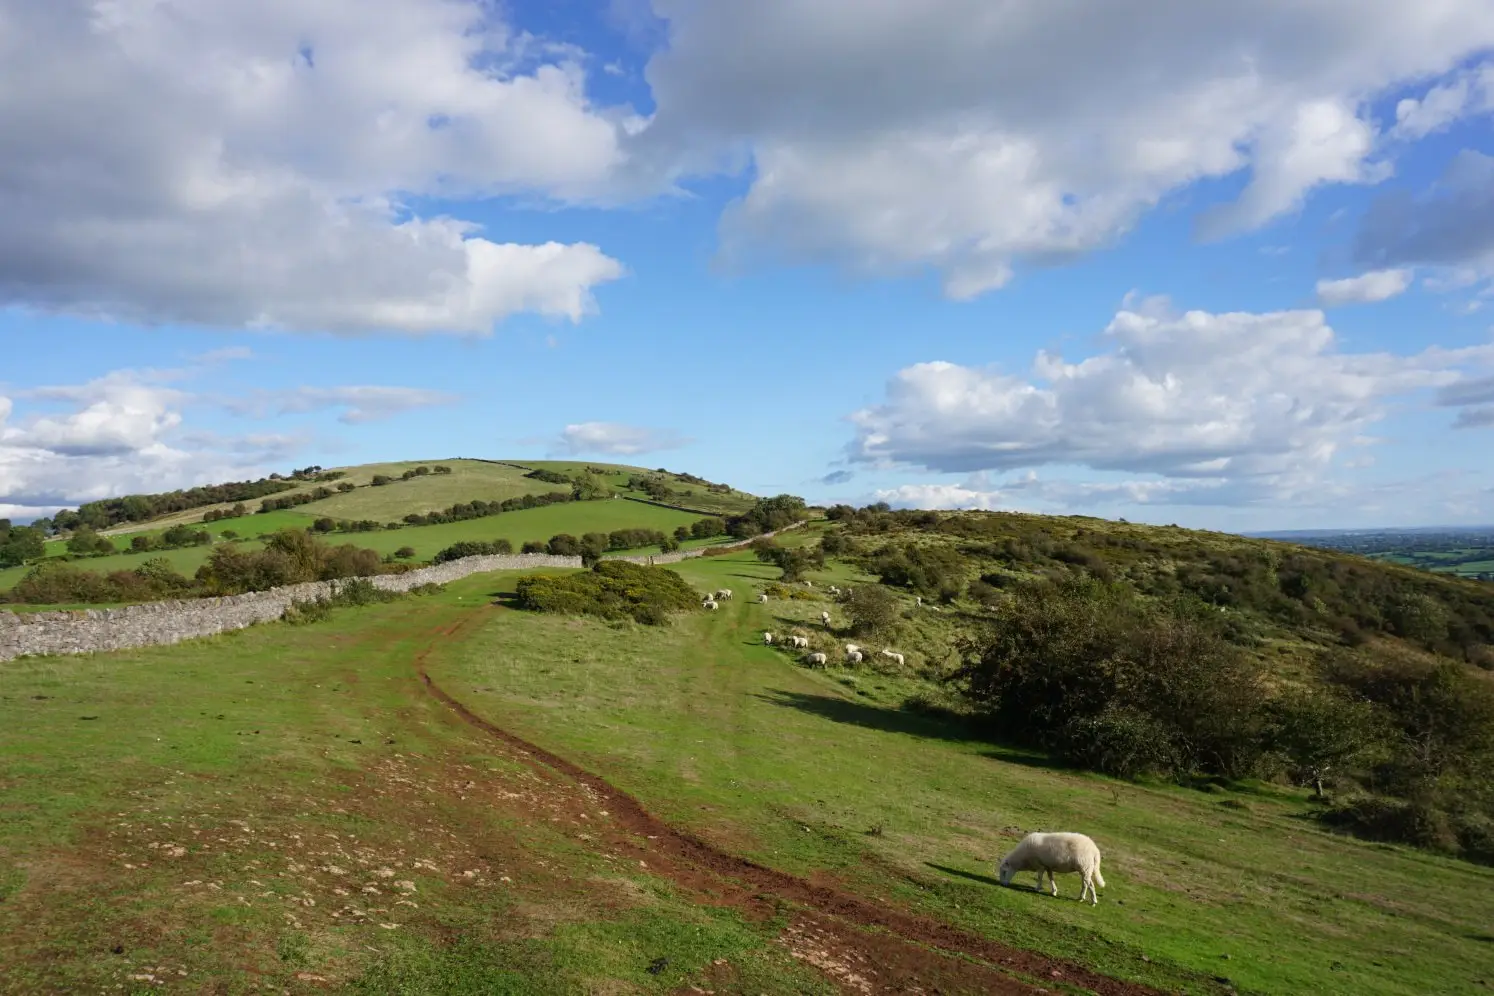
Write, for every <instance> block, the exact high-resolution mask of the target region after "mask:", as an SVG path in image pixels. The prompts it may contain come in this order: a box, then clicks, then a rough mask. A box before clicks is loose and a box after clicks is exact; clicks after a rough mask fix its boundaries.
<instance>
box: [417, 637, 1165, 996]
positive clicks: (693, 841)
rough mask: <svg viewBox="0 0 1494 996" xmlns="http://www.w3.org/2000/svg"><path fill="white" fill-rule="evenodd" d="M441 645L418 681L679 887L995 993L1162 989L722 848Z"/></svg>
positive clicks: (420, 657) (425, 652) (1138, 993)
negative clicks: (592, 805) (911, 958)
mask: <svg viewBox="0 0 1494 996" xmlns="http://www.w3.org/2000/svg"><path fill="white" fill-rule="evenodd" d="M481 619H482V617H481V616H478V615H473V616H469V617H468V618H467V619H465V620H463V621H461V622H458V623H456V624H454V625H452V626H449V627H447V628H446V629H445V630H443V632H442V633H441V636H442V637H443V638H451V637H455V636H457V635H459V633H460V631H461V630H463V629H466V628H469V627H471V626H472V625H474V624H476V623H478V622H480V621H481ZM436 645H437V644H436V643H430V644H427V645H426V646H425V647H424V648H423V649H421V650H420V651H419V652H418V653H417V654H416V656H415V660H414V664H415V671H416V675H417V676H418V677H419V679H420V682H421V684H422V685H424V686H425V688H426V690H427V691H428V692H429V693H430V694H431V695H432V696H433V697H434V698H435V699H436V700H437V701H439V702H441V703H442V704H443V705H445V706H447V707H448V708H449V709H451V710H452V711H453V712H454V713H455V714H456V715H457V716H458V717H459V718H460V719H461V720H462V721H463V722H464V723H466V724H468V725H469V726H472V727H474V728H476V729H478V730H480V731H482V732H483V733H485V734H487V735H488V736H490V737H492V738H494V739H495V740H498V741H499V742H501V743H502V744H504V745H505V746H506V747H508V748H509V749H511V750H513V751H515V752H516V753H517V754H518V755H519V757H520V758H521V759H522V760H523V761H524V762H525V763H526V764H528V765H530V766H531V767H532V768H534V769H536V770H537V771H539V772H541V773H545V774H550V775H560V776H561V777H564V778H566V779H568V780H569V781H571V782H573V783H575V784H577V785H579V786H581V787H582V788H583V789H584V790H586V791H587V793H588V794H589V795H590V796H591V798H592V799H593V800H594V801H596V802H598V803H600V804H602V805H604V806H605V808H606V810H607V812H608V813H609V814H610V816H611V818H612V819H614V820H615V821H616V822H617V823H618V824H620V825H621V827H622V828H623V829H624V830H625V831H626V832H627V833H628V834H629V836H630V837H631V841H630V843H631V845H632V846H633V847H634V848H635V849H636V850H638V851H639V853H643V854H647V855H648V858H649V867H651V868H653V869H654V870H656V871H659V872H661V873H662V874H665V875H667V876H668V877H670V878H671V879H673V880H675V881H676V882H677V883H678V884H681V885H684V886H686V887H687V888H696V887H698V885H699V878H700V876H701V874H702V873H704V874H705V875H706V876H707V877H708V878H709V879H710V880H711V881H712V886H713V888H712V889H711V891H712V893H713V894H714V895H715V897H716V898H717V899H718V900H720V899H728V900H729V901H731V902H732V903H733V904H734V905H741V906H756V905H760V904H762V903H764V902H765V901H768V902H771V901H772V900H775V899H776V900H779V901H784V902H788V903H793V904H795V905H798V906H800V907H804V908H807V909H809V910H812V911H813V912H815V913H817V914H820V915H823V916H828V917H832V918H834V919H836V920H840V921H844V922H847V923H849V924H851V925H852V926H854V927H856V928H859V929H862V930H873V931H882V932H885V933H886V934H889V935H891V936H892V938H895V939H896V940H897V941H899V942H902V943H904V944H913V945H917V946H921V947H926V948H932V949H934V950H937V951H939V952H940V953H941V954H944V955H948V956H953V957H955V958H963V959H968V960H969V961H970V962H972V963H973V964H974V965H978V966H981V967H983V968H984V969H985V970H986V971H988V972H992V973H996V974H997V975H998V977H999V979H1000V981H1001V982H1004V983H1006V985H1004V986H993V987H992V988H991V989H988V990H987V991H990V992H1001V991H1012V990H1013V989H1017V988H1018V987H1021V989H1020V991H1028V992H1031V991H1037V992H1042V991H1046V990H1041V989H1038V990H1034V989H1032V988H1030V987H1028V986H1027V985H1026V984H1025V983H1022V982H1020V981H1019V979H1017V978H1013V977H1012V976H1013V974H1015V975H1018V976H1027V977H1031V978H1038V979H1046V980H1049V982H1050V983H1057V982H1062V983H1064V984H1067V985H1069V986H1076V987H1079V988H1082V989H1084V990H1087V991H1090V992H1093V993H1096V994H1098V996H1160V992H1161V991H1160V990H1157V989H1153V988H1151V987H1149V986H1146V985H1143V984H1141V983H1138V982H1127V981H1125V980H1122V979H1115V978H1111V977H1110V976H1105V975H1100V974H1099V973H1097V972H1094V971H1092V970H1090V969H1088V968H1085V967H1083V966H1082V965H1077V964H1074V963H1072V962H1068V961H1063V960H1061V959H1057V958H1050V957H1048V956H1046V955H1043V954H1040V953H1038V952H1035V951H1028V950H1025V949H1022V948H1017V947H1012V946H1009V945H1006V944H1003V943H1001V942H1000V941H996V940H993V939H991V938H988V937H983V936H981V935H979V934H974V933H971V932H969V931H966V930H962V929H961V928H959V927H955V926H953V925H951V924H948V923H944V922H942V921H939V920H935V919H932V918H929V917H924V916H920V915H918V914H915V913H907V912H903V911H901V910H897V909H893V908H890V907H888V906H886V905H883V904H879V903H875V902H873V901H871V900H867V899H863V898H861V897H859V896H855V895H852V894H850V893H847V892H843V891H841V890H839V889H835V888H832V887H830V886H827V885H819V884H815V883H813V882H809V881H806V880H804V879H801V878H798V877H796V876H794V875H790V874H789V873H787V872H783V871H779V870H777V869H774V868H769V867H767V866H765V865H761V864H758V863H757V862H755V861H751V860H749V859H747V858H743V857H740V856H737V855H734V854H730V853H728V852H726V851H723V850H721V849H720V848H717V847H716V846H714V845H712V844H710V843H708V842H707V841H705V840H703V839H701V838H700V837H698V836H696V835H695V834H693V833H690V832H689V831H687V830H682V829H679V828H678V827H675V826H673V825H672V824H670V823H668V822H666V821H665V820H663V819H661V818H660V817H658V816H655V815H654V814H653V813H651V812H649V811H648V809H646V808H645V807H644V805H643V804H642V803H641V802H640V801H639V800H638V799H637V798H635V797H634V796H632V795H630V794H629V793H627V792H625V791H623V790H622V789H619V788H617V787H616V786H614V785H612V784H611V783H610V782H608V781H607V780H606V779H604V778H602V777H600V776H598V775H595V774H593V773H591V772H590V771H587V770H586V769H585V768H582V767H581V766H580V765H578V764H576V763H574V762H572V761H569V760H567V759H565V758H563V757H561V756H559V755H557V754H554V753H552V752H550V751H548V750H546V749H545V748H543V747H540V746H538V745H536V744H533V743H530V742H529V741H527V740H525V739H523V738H522V737H519V736H517V735H515V734H513V733H510V732H508V731H507V730H504V729H502V728H500V727H498V726H497V725H495V724H494V723H492V722H490V721H488V720H487V719H484V718H483V717H482V716H479V715H477V714H476V713H475V712H473V711H472V710H471V709H469V708H468V707H467V706H466V705H464V704H463V703H462V702H461V701H460V700H458V699H457V698H455V697H454V696H452V695H451V694H450V693H449V692H447V691H446V690H445V689H443V688H442V687H441V686H440V685H438V684H436V682H435V680H434V679H432V678H431V676H430V672H429V671H428V670H427V667H426V659H427V657H428V656H429V654H430V652H431V650H432V649H434V647H435V646H436ZM682 866H683V867H682ZM991 981H992V982H995V981H996V980H995V979H993V980H991Z"/></svg>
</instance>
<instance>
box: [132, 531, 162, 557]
mask: <svg viewBox="0 0 1494 996" xmlns="http://www.w3.org/2000/svg"><path fill="white" fill-rule="evenodd" d="M155 547H156V539H155V537H154V536H143V535H142V536H131V537H130V549H131V550H132V551H133V552H135V553H145V552H146V551H147V550H154V549H155Z"/></svg>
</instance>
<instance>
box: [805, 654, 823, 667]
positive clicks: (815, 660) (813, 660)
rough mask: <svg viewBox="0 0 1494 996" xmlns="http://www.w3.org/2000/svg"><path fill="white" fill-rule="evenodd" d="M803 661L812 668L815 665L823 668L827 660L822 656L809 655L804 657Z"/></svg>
mask: <svg viewBox="0 0 1494 996" xmlns="http://www.w3.org/2000/svg"><path fill="white" fill-rule="evenodd" d="M804 659H805V660H806V661H808V662H809V664H810V666H811V667H813V666H815V665H818V666H820V667H824V666H825V661H826V659H827V658H826V657H825V655H824V654H810V655H808V656H807V657H805V658H804Z"/></svg>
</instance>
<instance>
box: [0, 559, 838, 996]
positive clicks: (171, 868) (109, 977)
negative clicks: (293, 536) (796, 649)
mask: <svg viewBox="0 0 1494 996" xmlns="http://www.w3.org/2000/svg"><path fill="white" fill-rule="evenodd" d="M492 584H493V578H492V576H488V577H484V578H478V579H471V580H469V581H468V582H465V583H462V584H457V585H453V586H452V587H451V588H450V589H449V590H448V593H446V594H444V595H438V596H433V597H429V598H421V599H410V600H406V601H401V602H397V603H393V604H389V605H380V606H372V607H368V608H364V609H346V610H341V611H340V612H338V613H337V614H336V615H334V617H333V618H332V620H330V621H329V622H326V623H321V624H317V625H313V626H303V627H291V626H286V625H283V624H273V625H267V626H260V627H254V628H251V629H248V630H244V631H240V632H237V633H233V634H228V635H225V636H223V637H218V638H213V639H210V640H201V641H193V642H190V643H187V644H182V645H178V646H175V647H161V648H151V649H148V650H141V651H136V652H124V653H115V654H104V655H95V656H88V657H60V658H28V659H21V660H17V661H10V662H4V663H0V993H6V994H10V993H48V994H50V993H59V992H95V991H104V992H125V993H145V992H161V991H168V992H170V991H175V992H194V993H215V994H221V993H250V992H265V991H274V992H281V991H289V992H295V993H302V992H308V993H309V992H325V991H328V990H329V989H332V990H336V991H346V992H359V993H377V994H381V996H383V994H390V993H400V994H414V993H431V994H437V993H440V994H468V993H470V994H491V993H532V994H551V993H575V994H582V993H595V992H604V991H605V992H616V993H654V992H657V993H665V992H672V991H677V990H679V989H680V988H682V987H686V986H688V985H691V984H697V983H698V984H700V985H701V986H702V987H703V988H715V989H716V990H717V991H719V992H750V993H775V994H776V993H784V994H788V993H825V994H829V993H833V992H834V991H835V989H834V988H833V986H831V985H830V984H829V983H828V982H826V980H824V979H823V978H822V977H821V976H819V975H818V974H817V973H813V972H811V971H810V970H809V969H807V968H806V967H804V966H802V965H801V964H800V963H799V962H798V961H796V960H794V959H793V958H792V957H791V956H790V955H789V953H788V951H787V950H786V949H785V948H784V947H782V946H781V945H778V944H775V943H773V938H774V936H775V933H776V929H777V926H779V925H777V924H775V923H772V922H769V923H752V922H749V921H747V920H744V919H743V918H742V917H741V915H740V914H738V913H737V912H736V911H734V910H729V909H717V908H711V907H698V906H696V905H694V904H693V903H692V902H691V901H689V900H688V899H686V898H684V897H682V896H681V895H680V894H679V893H678V891H677V890H676V889H675V888H674V887H673V886H672V885H671V884H670V883H669V882H668V881H666V880H663V879H659V878H656V877H654V876H653V874H652V873H651V872H650V871H648V870H647V869H645V868H641V867H637V866H636V865H635V864H634V863H632V862H628V861H624V860H620V859H619V857H618V855H616V854H613V853H610V849H609V848H607V847H604V846H602V845H601V844H597V843H593V839H594V836H595V834H596V832H597V831H598V830H600V829H601V828H603V827H605V826H606V824H607V819H606V814H605V813H599V812H597V811H596V807H595V806H594V805H593V804H591V803H590V802H589V801H588V799H587V798H586V797H585V795H584V793H581V792H579V791H577V790H576V789H575V787H574V786H568V785H565V784H558V783H550V782H547V781H546V780H545V779H543V778H540V777H537V776H536V774H535V773H534V772H533V771H532V770H531V769H530V768H529V767H528V766H527V765H525V764H524V763H522V760H521V759H519V758H517V757H515V756H514V755H512V754H508V753H505V752H504V751H503V750H501V749H500V748H498V747H496V746H495V744H494V742H493V741H492V740H491V739H489V738H486V737H482V736H481V735H479V734H477V733H475V732H474V731H472V730H471V728H469V727H467V726H465V725H462V724H460V723H459V722H457V721H455V719H454V717H453V714H452V713H451V711H450V710H449V709H447V708H446V707H444V706H441V705H439V704H437V703H436V702H435V701H434V700H433V699H432V698H431V697H430V696H429V695H428V694H427V693H426V692H425V691H424V689H423V688H422V687H420V685H419V683H418V682H417V681H416V679H415V672H414V667H413V661H414V659H415V657H416V655H417V653H418V652H419V650H420V649H421V648H423V647H427V646H429V645H430V643H431V642H432V641H433V640H442V641H446V642H448V643H452V642H455V641H459V640H460V639H461V638H462V634H461V633H460V632H459V631H456V630H454V628H453V627H455V626H457V624H459V623H461V622H462V621H463V620H470V619H472V617H473V616H474V615H475V614H478V613H483V614H488V613H490V612H491V610H489V609H486V608H476V606H478V605H480V604H482V602H483V601H484V599H483V598H482V597H481V594H482V592H484V591H485V590H488V588H489V587H490V586H491V585H492Z"/></svg>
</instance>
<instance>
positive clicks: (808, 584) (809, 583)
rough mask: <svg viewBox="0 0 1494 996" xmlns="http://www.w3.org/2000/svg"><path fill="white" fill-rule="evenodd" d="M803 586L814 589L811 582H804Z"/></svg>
mask: <svg viewBox="0 0 1494 996" xmlns="http://www.w3.org/2000/svg"><path fill="white" fill-rule="evenodd" d="M804 584H805V585H806V586H808V587H810V588H813V587H814V582H813V581H805V582H804Z"/></svg>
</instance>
